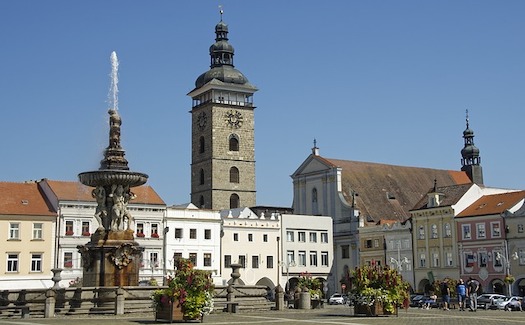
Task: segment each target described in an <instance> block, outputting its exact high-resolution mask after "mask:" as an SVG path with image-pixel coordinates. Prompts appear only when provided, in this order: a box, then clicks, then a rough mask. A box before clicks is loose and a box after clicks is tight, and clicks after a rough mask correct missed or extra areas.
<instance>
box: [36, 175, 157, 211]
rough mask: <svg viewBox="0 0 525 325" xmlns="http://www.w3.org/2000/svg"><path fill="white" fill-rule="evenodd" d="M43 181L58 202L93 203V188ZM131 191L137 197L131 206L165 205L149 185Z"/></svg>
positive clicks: (68, 182)
mask: <svg viewBox="0 0 525 325" xmlns="http://www.w3.org/2000/svg"><path fill="white" fill-rule="evenodd" d="M43 181H44V182H47V183H48V184H49V187H50V188H51V190H52V191H53V193H54V194H55V195H56V197H57V198H58V200H59V201H95V199H94V198H93V197H92V196H91V191H93V187H88V186H85V185H83V184H82V183H80V182H71V181H53V180H48V179H45V180H43ZM131 191H132V192H133V193H134V194H135V195H136V196H137V197H136V198H135V199H133V201H131V202H130V203H132V204H154V205H166V203H164V201H163V200H162V199H161V197H160V196H159V195H158V194H157V192H155V190H154V189H153V188H152V187H151V186H149V185H142V186H138V187H134V188H133V189H132V190H131Z"/></svg>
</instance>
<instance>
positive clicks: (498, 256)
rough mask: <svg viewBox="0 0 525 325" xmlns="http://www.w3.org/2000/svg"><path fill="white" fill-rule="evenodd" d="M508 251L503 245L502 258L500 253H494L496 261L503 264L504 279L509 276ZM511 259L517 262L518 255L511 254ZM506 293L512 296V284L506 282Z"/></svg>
mask: <svg viewBox="0 0 525 325" xmlns="http://www.w3.org/2000/svg"><path fill="white" fill-rule="evenodd" d="M508 255H509V251H508V248H507V245H506V243H505V256H503V255H502V254H501V253H500V252H496V259H497V260H500V261H502V263H504V265H505V277H507V276H511V274H510V260H509V256H508ZM512 259H513V260H517V259H518V254H517V253H514V254H512ZM505 282H506V283H507V293H508V295H509V296H512V283H511V282H507V281H505Z"/></svg>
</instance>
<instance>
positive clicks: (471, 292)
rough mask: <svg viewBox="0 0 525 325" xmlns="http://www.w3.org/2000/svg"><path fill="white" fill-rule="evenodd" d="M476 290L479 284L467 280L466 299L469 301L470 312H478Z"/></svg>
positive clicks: (472, 280) (470, 279) (471, 279)
mask: <svg viewBox="0 0 525 325" xmlns="http://www.w3.org/2000/svg"><path fill="white" fill-rule="evenodd" d="M478 289H479V282H478V281H476V280H474V279H473V278H469V280H468V282H467V291H468V299H469V301H470V311H476V310H478Z"/></svg>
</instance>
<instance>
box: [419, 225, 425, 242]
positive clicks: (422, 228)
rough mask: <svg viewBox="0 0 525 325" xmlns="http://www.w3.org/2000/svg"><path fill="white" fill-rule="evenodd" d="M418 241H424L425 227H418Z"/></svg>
mask: <svg viewBox="0 0 525 325" xmlns="http://www.w3.org/2000/svg"><path fill="white" fill-rule="evenodd" d="M419 239H425V227H423V226H419Z"/></svg>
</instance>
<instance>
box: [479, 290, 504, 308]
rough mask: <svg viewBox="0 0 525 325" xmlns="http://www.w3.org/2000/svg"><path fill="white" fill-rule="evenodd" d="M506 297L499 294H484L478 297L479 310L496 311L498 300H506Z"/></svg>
mask: <svg viewBox="0 0 525 325" xmlns="http://www.w3.org/2000/svg"><path fill="white" fill-rule="evenodd" d="M505 298H506V297H505V296H504V295H500V294H497V293H484V294H482V295H480V296H479V297H478V308H483V309H495V308H496V300H498V299H505Z"/></svg>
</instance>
